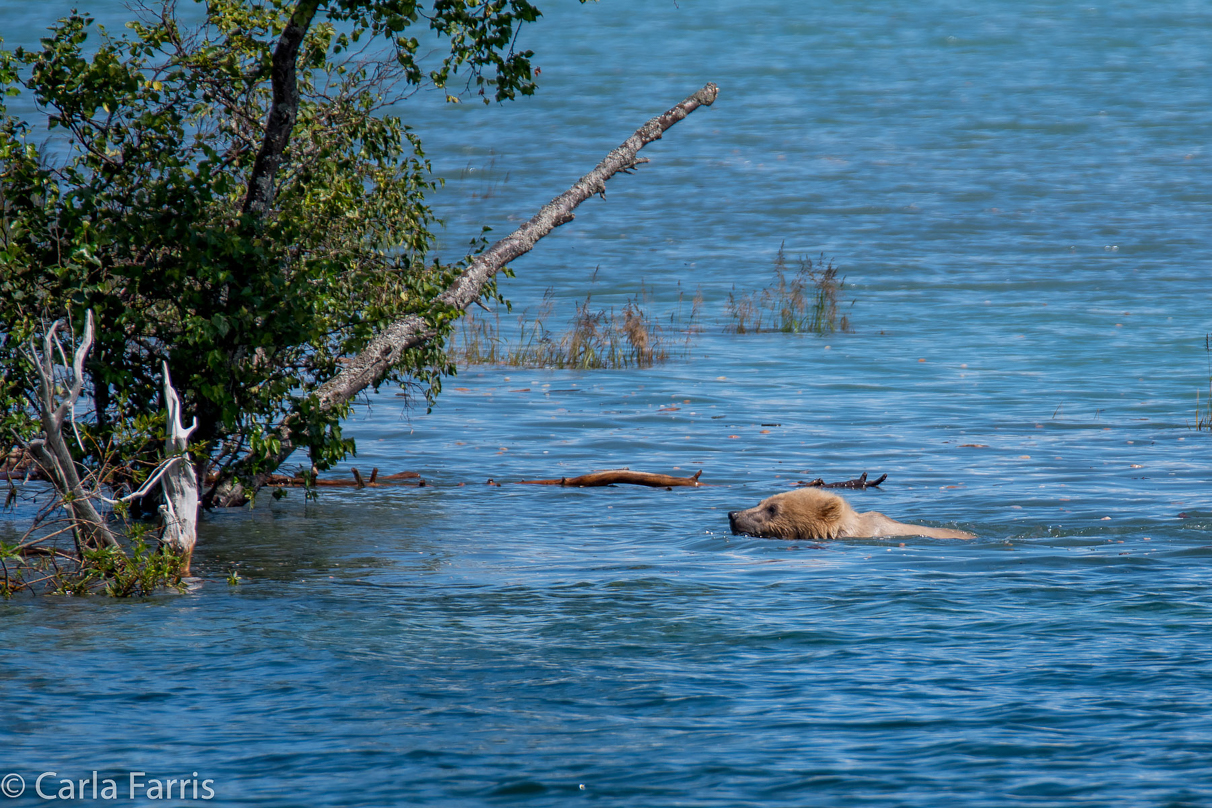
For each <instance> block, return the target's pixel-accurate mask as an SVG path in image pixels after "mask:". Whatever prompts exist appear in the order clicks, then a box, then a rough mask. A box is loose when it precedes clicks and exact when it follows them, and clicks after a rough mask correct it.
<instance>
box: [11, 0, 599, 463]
mask: <svg viewBox="0 0 1212 808" xmlns="http://www.w3.org/2000/svg"><path fill="white" fill-rule="evenodd" d="M582 1H583V0H582ZM538 15H539V12H538V10H537V9H536V8H535V7H534V6H533V5H531V4H530V3H528V2H526V0H433V1H432V2H431V3H428V4H427V3H423V2H417V1H415V0H333V1H331V2H329V3H328V4H326V5H325V6H324V8H320V4H319V0H290V2H287V0H243V1H241V0H207V2H205V17H204V21H203V22H202V24H201V25H198V26H195V27H190V26H188V25H186V24H185V23H183V22H182V21H181V16H180V15H178V13H177V10H176V8H175V4H174V3H173V2H171V1H169V0H166V2H163V3H162V4H161V5H157V6H146V7H144V8H143V9H142V10H141V13H140V16H139V19H138V20H137V21H135V22H131V23H129V24H128V25H127V29H128V30H127V31H125V32H123V33H122V34H121V35H115V34H113V33H112V32H110V31H107V30H105V29H104V28H103V27H101V26H98V25H96V24H95V23H94V21H93V20H92V19H90V18H89V17H88V16H86V15H82V14H73V15H71V16H70V17H67V18H65V19H63V20H60V21H59V22H58V23H57V24H55V25H54V26H53V27H51V28H50V29H49V33H48V35H47V36H46V37H45V38H44V39H43V40H42V42H41V47H40V48H37V49H28V50H27V49H22V48H18V49H16V50H14V51H5V50H0V89H3V91H4V93H5V94H6V95H7V96H15V95H20V94H26V95H27V96H29V97H32V99H33V100H34V101H35V102H36V105H37V108H38V109H39V110H40V111H42V112H44V113H45V116H46V118H45V122H46V125H47V126H48V127H49V128H50V135H51V137H50V139H49V140H40V139H43V138H45V137H46V136H45V134H44V133H43V132H42V130H41V128H40V127H39V126H37V125H36V124H35V122H34V121H29V120H21V119H18V118H16V117H14V116H13V115H11V114H9V112H8V111H7V109H6V108H5V107H4V106H3V103H2V102H0V369H2V372H3V378H2V380H0V412H3V413H4V416H3V419H4V420H3V422H0V428H2V429H4V430H5V433H6V434H4V435H2V436H0V441H2V443H0V445H11V439H12V438H16V440H18V441H20V440H21V439H23V438H27V437H28V436H29V435H30V434H31V433H32V432H33V431H34V430H35V429H36V426H35V423H34V420H33V418H32V411H31V410H30V408H29V404H28V393H29V391H30V390H32V389H33V388H34V386H35V381H34V377H33V375H32V369H31V367H30V365H29V363H28V359H27V357H25V356H24V355H23V351H22V347H23V345H25V344H26V343H27V342H28V340H29V339H30V338H31V337H32V336H33V335H34V334H35V333H37V332H38V331H40V330H43V329H44V328H45V326H46V324H47V322H48V321H49V320H51V319H55V318H60V317H65V318H67V319H68V321H69V322H70V323H72V324H74V325H76V326H77V327H78V326H79V324H80V323H82V322H83V319H84V315H85V312H87V311H90V310H91V311H92V312H93V315H94V317H95V320H96V323H97V329H96V330H97V338H96V346H95V348H94V350H93V354H92V358H91V360H90V362H89V365H88V367H87V372H88V378H89V382H90V384H89V387H88V391H87V394H88V396H89V398H90V400H91V401H92V404H93V412H92V413H91V415H90V416H89V417H88V418H86V419H85V420H86V424H85V427H86V430H87V435H88V439H87V441H86V442H85V443H86V446H87V447H90V448H88V449H87V451H90V452H96V453H97V454H100V453H102V452H113V451H115V444H116V443H119V442H120V443H121V444H122V446H121V447H120V454H122V455H123V456H125V457H129V458H137V457H138V456H139V455H140V453H150V452H152V451H154V450H155V449H154V447H156V446H157V445H158V443H159V438H160V437H161V436H156V435H150V434H145V433H143V432H137V433H135V434H132V431H131V430H130V429H129V420H130V419H129V417H128V416H129V414H130V413H134V412H147V411H151V410H157V409H161V408H162V407H163V401H162V400H161V398H162V392H161V383H160V379H159V372H158V371H159V368H160V366H161V361H167V363H168V366H169V368H170V369H171V373H172V377H173V379H174V381H175V383H176V384H177V386H178V388H179V389H180V390H181V391H182V392H183V397H184V402H183V406H184V410H185V411H186V412H188V413H191V414H196V415H197V417H198V421H199V428H198V430H197V432H196V433H195V434H194V438H193V440H194V443H193V446H192V447H191V448H192V450H193V453H194V456H195V458H196V460H197V466H198V471H199V474H200V475H202V476H206V474H207V473H208V472H218V473H220V475H222V474H223V473H225V472H227V471H228V470H229V469H230V468H231V467H232V466H233V464H234V463H236V462H237V461H244V466H245V467H248V460H249V458H252V459H254V460H255V458H257V457H270V456H272V455H273V453H274V452H275V442H276V441H277V440H278V438H277V437H276V435H277V434H278V433H277V430H278V428H279V427H280V426H281V424H282V423H283V422H284V420H286V419H287V418H290V419H291V424H292V438H293V440H294V443H295V444H296V445H299V446H307V447H308V448H309V450H310V452H311V457H312V461H313V462H314V463H316V464H317V465H318V466H319V467H321V468H324V467H326V466H328V465H330V464H331V463H333V462H335V461H336V460H338V459H339V458H341V457H343V456H344V455H345V454H346V453H347V452H349V451H350V450H351V449H352V448H353V447H352V442H351V441H349V440H347V439H346V438H344V437H343V436H342V434H341V429H340V418H341V416H342V415H343V414H344V411H343V409H342V408H336V409H332V410H321V409H320V408H317V407H315V406H314V397H313V396H312V395H311V394H312V392H313V391H314V390H315V389H316V388H317V387H318V386H319V385H320V384H322V383H323V382H324V381H326V380H327V379H330V378H332V376H333V375H334V374H335V373H336V372H337V370H338V369H339V368H340V366H341V363H342V362H343V360H345V359H346V358H347V357H349V356H351V355H354V354H356V353H357V352H358V351H359V350H360V349H362V348H363V347H364V346H365V345H366V344H367V342H368V341H369V340H370V338H371V337H372V336H373V335H374V334H375V333H376V332H377V331H378V330H380V329H381V328H383V327H384V326H385V325H386V324H388V323H390V322H392V321H394V320H396V319H398V318H399V317H401V316H403V315H406V314H409V313H416V314H420V315H422V316H424V317H426V318H428V319H429V320H431V321H432V322H433V324H434V326H435V328H437V329H438V331H439V333H444V329H446V328H448V325H449V323H450V321H451V320H452V318H453V316H454V313H453V312H450V311H447V310H445V309H444V308H443V307H442V306H440V305H437V304H435V302H434V298H435V297H436V296H437V293H438V292H439V291H440V290H441V289H442V288H444V286H445V284H446V283H447V282H448V280H449V278H450V277H451V272H452V269H454V268H451V267H444V266H441V265H440V264H438V263H437V262H436V261H434V260H431V259H430V258H429V255H428V252H429V249H430V247H431V246H432V243H433V235H432V232H431V227H432V225H433V216H432V213H431V211H430V209H429V208H428V207H427V205H426V203H425V196H426V194H427V193H429V192H430V191H432V190H433V189H434V188H435V184H436V182H437V180H435V179H434V178H433V177H432V175H431V173H430V166H429V163H428V162H427V161H426V158H425V155H424V153H423V152H422V149H421V143H420V140H419V139H418V138H417V136H416V135H415V134H414V133H413V132H412V131H410V130H409V128H408V127H407V126H406V125H405V124H404V122H403V121H402V120H401V119H400V118H399V117H397V116H396V115H393V114H390V113H389V112H388V109H389V108H390V107H391V106H392V105H393V104H395V103H396V102H398V101H399V100H401V99H402V98H403V97H405V96H406V95H408V94H409V93H410V92H412V91H414V90H415V89H416V88H418V87H420V86H423V85H425V84H431V85H433V86H435V87H438V88H442V89H443V90H445V92H446V93H447V97H448V99H452V100H455V99H457V97H458V96H459V94H463V95H467V94H472V95H476V96H478V97H483V98H484V100H485V101H486V102H487V101H488V99H489V98H494V99H496V100H505V99H510V98H514V97H515V96H516V95H518V94H523V95H527V94H530V93H532V92H533V91H534V89H535V84H534V80H533V75H532V69H531V64H530V57H531V55H532V54H531V53H530V52H529V51H524V50H523V51H519V50H515V49H514V42H515V39H516V37H517V34H518V31H519V29H520V27H521V26H522V25H523V24H524V23H526V22H531V21H533V20H535V19H536V18H537V17H538ZM292 26H294V28H292ZM422 28H423V29H424V30H423V31H420V30H419V29H422ZM292 30H294V31H297V32H299V34H300V36H301V39H300V40H299V42H298V51H297V56H295V57H294V58H293V62H292V69H293V70H295V71H296V72H295V74H294V76H293V82H294V86H295V87H296V88H297V93H298V94H297V107H295V108H294V110H293V112H294V115H295V117H294V118H293V119H292V120H291V121H288V123H289V126H288V129H287V132H286V134H287V136H288V140H284V141H283V144H284V148H283V149H282V150H281V153H280V155H279V157H280V160H279V161H278V162H276V163H274V164H273V166H274V168H273V170H272V173H271V176H269V177H268V182H269V183H270V184H271V187H272V191H271V194H270V196H269V197H268V198H269V199H270V200H272V204H271V205H269V206H268V208H266V209H265V210H264V211H261V210H258V209H255V208H250V207H249V206H248V205H247V204H246V203H247V200H248V199H249V198H250V195H251V194H252V187H253V185H254V183H255V182H256V180H257V176H256V175H257V172H258V170H259V168H258V155H259V153H262V152H264V150H265V148H266V146H265V144H266V142H267V140H268V136H267V134H266V132H267V123H266V121H267V116H269V117H270V119H271V121H270V126H271V127H272V117H273V114H274V113H275V112H276V111H277V110H278V109H279V108H280V107H281V106H282V97H281V93H280V92H278V91H279V90H280V89H281V86H283V84H282V81H281V75H279V76H277V79H278V81H276V82H275V70H279V71H280V70H281V69H282V56H281V53H282V51H281V48H282V47H283V45H282V43H283V42H285V41H286V39H287V38H288V35H289V33H290V32H291V31H292ZM422 40H424V43H425V44H424V47H423V46H422ZM435 41H437V42H442V43H444V46H443V48H442V50H441V52H440V58H438V59H437V60H436V62H434V63H432V64H429V63H426V62H425V60H423V59H422V58H421V56H420V54H421V52H422V51H425V52H430V53H431V52H433V49H434V43H435ZM275 47H277V48H278V51H275ZM275 53H277V58H275ZM454 81H461V82H463V86H462V87H461V88H460V89H459V90H458V91H454V90H452V89H450V87H451V84H452V82H454ZM276 93H277V94H276ZM287 100H288V101H289V100H290V99H289V98H288V99H287ZM262 179H264V178H262ZM450 369H451V368H450V365H449V363H448V360H447V358H446V356H445V354H444V352H443V350H442V344H441V340H438V341H434V342H431V343H429V344H427V345H425V346H422V347H420V348H417V349H414V350H411V351H409V352H408V353H407V354H406V355H405V356H404V357H403V359H402V360H401V362H399V363H398V364H397V365H396V366H395V367H394V369H393V371H392V373H391V374H390V375H389V378H391V379H394V380H398V381H405V380H413V381H417V382H420V383H421V385H422V387H423V389H425V391H426V395H427V396H432V395H433V394H436V392H437V391H438V390H439V389H440V377H441V375H442V374H443V373H445V372H448V371H449V370H450ZM149 465H154V463H149ZM254 467H255V464H254Z"/></svg>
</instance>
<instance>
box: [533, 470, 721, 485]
mask: <svg viewBox="0 0 1212 808" xmlns="http://www.w3.org/2000/svg"><path fill="white" fill-rule="evenodd" d="M702 473H703V470H702V469H699V470H698V471H697V472H695V475H694V476H693V477H671V476H670V475H668V474H651V473H649V472H646V471H631V470H630V469H611V470H609V471H595V472H592V473H590V474H582V475H581V476H580V477H561V478H560V479H558V480H521V481H520V484H521V485H562V486H565V487H567V488H594V487H597V486H602V485H618V484H620V483H626V484H627V485H646V486H649V487H650V488H679V487H680V488H686V487H689V488H698V487H700V486H702V485H704V483H701V482H699V475H700V474H702Z"/></svg>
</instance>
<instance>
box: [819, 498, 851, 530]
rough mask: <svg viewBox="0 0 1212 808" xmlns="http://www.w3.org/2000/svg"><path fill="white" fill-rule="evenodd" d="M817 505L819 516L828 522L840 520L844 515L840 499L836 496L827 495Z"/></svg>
mask: <svg viewBox="0 0 1212 808" xmlns="http://www.w3.org/2000/svg"><path fill="white" fill-rule="evenodd" d="M818 507H819V510H818V511H817V512H818V513H819V514H820V518H821V519H822V520H824V521H826V522H828V523H830V524H834V523H837V522H840V521H841V520H842V517H843V516H844V515H845V511H844V510H843V509H842V500H841V499H840V498H838V497H829V499H827V500H825V501H824V502H822V503H820V505H819V506H818Z"/></svg>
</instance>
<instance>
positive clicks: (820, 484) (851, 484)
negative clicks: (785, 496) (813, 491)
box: [796, 471, 888, 489]
mask: <svg viewBox="0 0 1212 808" xmlns="http://www.w3.org/2000/svg"><path fill="white" fill-rule="evenodd" d="M886 479H888V475H887V474H881V475H880V476H879V477H878V478H877V479H875V480H872V481H871V482H868V481H867V472H865V471H864V472H863V473H862V474H861V475H859V476H858V477H857V478H856V479H853V480H845V481H843V482H840V483H827V482H825V481H824V480H822V479H821V478H820V477H817V478H816V479H815V480H812V481H811V482H807V483H806V482H803V481H802V480H801V481H800V482H797V483H796V485H803V486H806V487H808V488H858V489H863V488H876V487H878V486H879V484H880V483H882V482H883V481H884V480H886Z"/></svg>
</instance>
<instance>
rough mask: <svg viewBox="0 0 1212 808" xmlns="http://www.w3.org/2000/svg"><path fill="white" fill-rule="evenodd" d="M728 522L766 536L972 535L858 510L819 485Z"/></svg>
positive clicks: (735, 515) (778, 497)
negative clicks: (899, 520) (910, 523)
mask: <svg viewBox="0 0 1212 808" xmlns="http://www.w3.org/2000/svg"><path fill="white" fill-rule="evenodd" d="M728 524H729V525H730V526H731V527H732V532H733V533H737V534H743V535H747V536H759V537H762V538H767V539H803V540H807V541H820V540H823V539H868V538H880V537H884V536H928V537H930V538H934V539H974V538H976V536H975V535H974V534H972V533H965V532H964V531H962V530H950V529H948V528H941V527H923V526H921V525H909V524H905V523H904V522H898V521H896V520H895V519H891V518H889V517H887V516H885V515H884V514H882V513H880V512H878V511H867V512H866V513H858V512H856V511H855V510H854V508H851V507H850V505H849V504H848V503H847V502H846V500H844V499H842V498H841V497H839V496H838V495H837V494H834V493H833V492H831V491H822V490H821V489H819V488H797V489H796V490H794V491H784V492H783V493H781V494H775V495H774V496H772V497H768V498H767V499H764V500H762V501H761V502H759V503H758V504H757V505H755V506H754V507H752V508H749V509H747V510H743V511H732V512H731V513H729V514H728Z"/></svg>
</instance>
